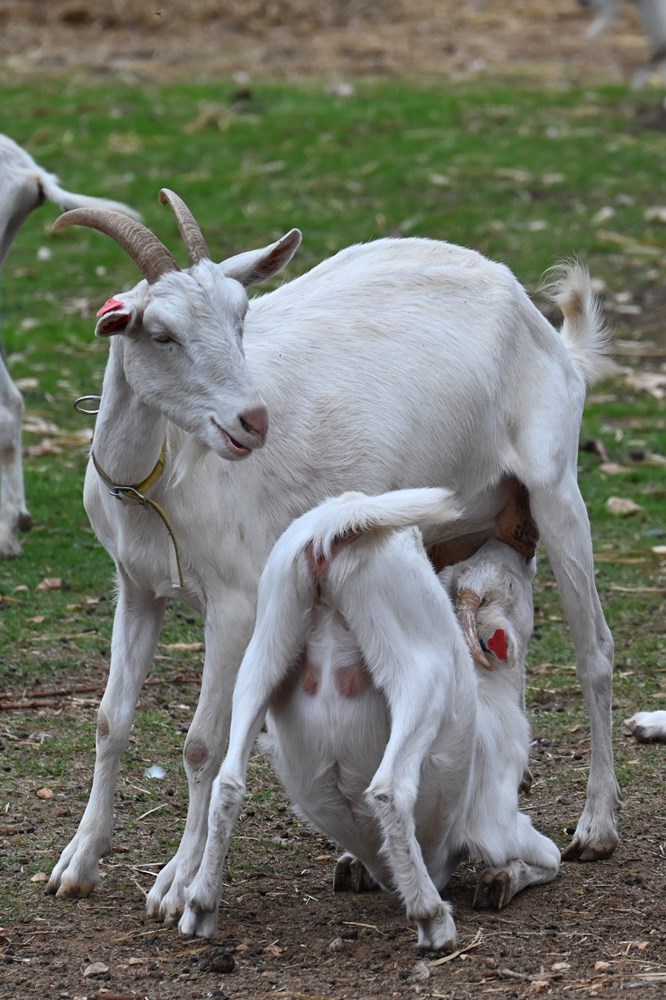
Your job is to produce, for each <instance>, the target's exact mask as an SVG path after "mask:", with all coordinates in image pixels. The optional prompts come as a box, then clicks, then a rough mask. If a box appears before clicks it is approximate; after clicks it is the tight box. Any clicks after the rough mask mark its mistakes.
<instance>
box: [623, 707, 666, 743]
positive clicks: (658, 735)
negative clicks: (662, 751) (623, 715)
mask: <svg viewBox="0 0 666 1000" xmlns="http://www.w3.org/2000/svg"><path fill="white" fill-rule="evenodd" d="M624 724H625V726H626V727H627V729H628V730H629V732H631V733H633V735H634V736H635V737H636V739H637V740H638V741H639V743H666V712H665V711H659V712H636V714H635V715H632V717H631V718H630V719H625V720H624Z"/></svg>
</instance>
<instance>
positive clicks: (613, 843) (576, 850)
mask: <svg viewBox="0 0 666 1000" xmlns="http://www.w3.org/2000/svg"><path fill="white" fill-rule="evenodd" d="M617 844H618V842H617V839H616V840H607V841H599V842H598V843H595V844H585V843H584V842H583V841H582V840H581V838H580V837H575V838H574V839H573V840H572V841H571V843H570V844H569V846H568V847H567V848H565V850H563V851H562V861H603V860H604V859H605V858H610V856H611V854H612V853H613V851H614V850H615V848H616V847H617Z"/></svg>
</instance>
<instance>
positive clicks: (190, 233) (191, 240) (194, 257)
mask: <svg viewBox="0 0 666 1000" xmlns="http://www.w3.org/2000/svg"><path fill="white" fill-rule="evenodd" d="M160 201H161V203H162V204H163V205H170V206H171V208H172V209H173V214H174V215H175V216H176V222H177V223H178V230H179V232H180V238H181V239H182V241H183V243H184V244H185V249H186V250H187V252H188V254H189V258H190V264H198V263H199V261H200V260H210V253H209V252H208V247H207V246H206V241H205V239H204V238H203V233H202V232H201V229H200V228H199V223H198V222H197V220H196V219H195V218H194V216H193V215H192V213H191V212H190V210H189V208H188V207H187V205H186V204H185V202H184V201H183V199H182V198H181V197H180V196H179V195H177V194H176V193H175V191H170V190H169V188H162V190H161V191H160Z"/></svg>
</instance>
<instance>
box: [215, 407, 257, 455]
mask: <svg viewBox="0 0 666 1000" xmlns="http://www.w3.org/2000/svg"><path fill="white" fill-rule="evenodd" d="M210 422H211V423H212V425H213V427H214V428H215V430H217V431H219V433H220V434H221V435H222V438H223V440H224V443H225V445H226V447H227V451H230V452H231V454H232V455H233V456H234V458H245V456H246V455H249V454H250V452H251V451H252V448H251V447H249V446H248V445H244V444H241V443H240V441H237V440H236V438H234V437H232V436H231V434H230V433H229V431H225V429H224V427H222V426H221V424H218V422H217V420H216V419H215V418H214V417H211V418H210Z"/></svg>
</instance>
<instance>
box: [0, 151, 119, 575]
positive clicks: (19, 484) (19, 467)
mask: <svg viewBox="0 0 666 1000" xmlns="http://www.w3.org/2000/svg"><path fill="white" fill-rule="evenodd" d="M46 198H48V199H50V200H51V201H53V202H55V204H56V205H58V206H59V207H60V208H61V209H68V208H76V207H84V206H95V207H98V208H112V209H115V210H117V211H122V212H124V213H125V214H127V215H135V213H134V212H133V211H132V209H130V208H128V207H127V206H126V205H121V204H120V203H119V202H115V201H108V200H106V199H103V198H91V197H88V196H87V195H83V194H71V193H70V192H69V191H65V190H64V189H63V188H61V187H60V186H59V185H58V179H57V177H55V176H54V175H53V174H49V173H47V172H46V171H45V170H43V169H42V168H41V167H40V166H39V165H38V164H37V163H35V161H34V160H33V158H32V157H31V156H30V154H29V153H27V152H26V151H25V150H24V149H22V148H21V147H20V146H18V145H17V144H16V143H15V142H14V141H13V140H12V139H10V138H9V136H6V135H0V270H2V266H3V264H4V262H5V258H6V257H7V254H8V253H9V249H10V247H11V245H12V243H13V242H14V239H15V238H16V235H17V233H18V231H19V229H20V228H21V226H22V225H23V223H24V222H25V220H26V219H27V217H28V215H29V214H30V213H31V212H32V211H33V209H35V208H38V207H39V206H40V205H41V204H42V203H43V201H44V200H45V199H46ZM22 419H23V399H22V398H21V393H20V392H19V390H18V389H17V388H16V386H15V385H14V383H13V381H12V379H11V376H10V374H9V372H8V371H7V367H6V365H5V363H4V361H3V359H2V355H1V354H0V558H2V557H8V556H17V555H18V554H19V553H20V551H21V546H20V544H19V537H18V536H19V530H27V529H28V528H29V526H30V515H29V514H28V509H27V507H26V502H25V490H24V485H23V463H22V454H21V423H22Z"/></svg>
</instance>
